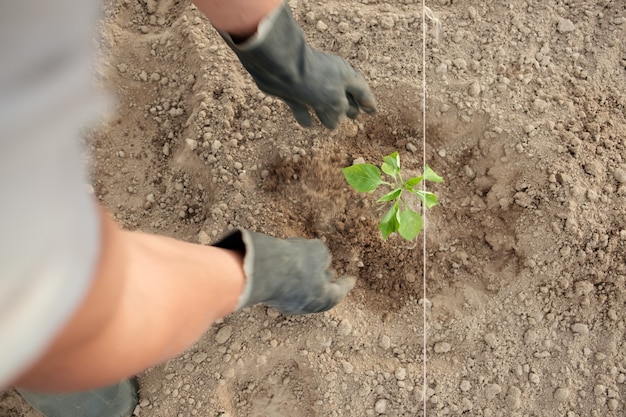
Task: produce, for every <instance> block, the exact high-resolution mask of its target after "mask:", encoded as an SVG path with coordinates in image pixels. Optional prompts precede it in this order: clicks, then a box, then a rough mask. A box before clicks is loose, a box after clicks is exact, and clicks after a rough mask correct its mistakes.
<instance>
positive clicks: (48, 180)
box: [0, 0, 103, 388]
mask: <svg viewBox="0 0 626 417" xmlns="http://www.w3.org/2000/svg"><path fill="white" fill-rule="evenodd" d="M97 7H98V4H97V2H89V1H84V0H55V1H48V0H19V1H0V57H2V59H1V61H0V196H1V197H0V198H1V199H2V200H1V205H0V388H2V387H4V386H6V385H7V384H9V383H10V382H11V380H13V379H14V378H15V377H16V376H17V375H19V373H20V372H23V371H24V370H25V369H26V368H27V367H28V366H29V365H31V364H33V362H35V361H36V360H37V359H38V358H39V357H40V356H41V355H42V354H43V353H44V352H45V349H46V348H47V347H48V346H49V345H50V343H51V342H52V340H53V339H54V338H55V336H56V335H57V334H58V333H59V331H60V330H61V329H62V328H63V326H64V325H65V324H66V323H67V321H68V320H69V318H70V317H71V316H72V314H73V312H74V311H75V310H76V309H77V307H78V306H79V305H80V302H81V301H82V299H83V298H84V296H85V294H86V292H87V291H88V289H89V286H90V283H91V279H92V275H93V272H94V268H95V264H96V261H97V257H98V251H99V244H100V243H99V242H100V240H99V227H100V225H99V217H98V213H97V209H96V204H95V202H94V201H92V199H91V198H90V197H89V196H88V194H87V192H86V186H85V185H86V184H87V183H88V182H89V180H88V176H87V173H86V170H85V167H84V166H83V152H82V149H81V145H80V134H79V131H80V128H81V127H83V126H85V124H86V122H87V121H89V120H90V119H92V118H94V117H95V116H96V115H97V114H98V113H99V112H100V110H101V109H102V107H103V106H102V102H103V101H102V100H101V99H99V98H98V95H97V94H95V91H94V90H93V87H92V85H91V82H90V78H91V71H90V65H91V62H90V61H91V53H90V45H91V42H92V31H93V29H94V28H95V19H96V18H97V11H98V9H97Z"/></svg>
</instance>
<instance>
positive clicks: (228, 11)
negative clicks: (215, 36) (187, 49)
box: [192, 0, 282, 38]
mask: <svg viewBox="0 0 626 417" xmlns="http://www.w3.org/2000/svg"><path fill="white" fill-rule="evenodd" d="M192 2H193V3H194V4H195V5H196V7H197V8H198V9H199V10H200V11H201V12H202V13H204V15H205V16H206V17H207V18H208V19H209V21H210V22H211V24H213V26H215V28H216V29H218V30H221V31H223V32H226V33H228V34H230V35H232V36H235V37H239V38H247V37H249V36H251V35H254V33H255V32H256V30H257V27H258V25H259V22H260V21H261V20H262V19H263V18H264V17H265V16H267V15H268V14H269V13H270V12H271V11H272V10H274V9H275V8H276V7H278V6H279V5H280V4H281V3H282V0H192Z"/></svg>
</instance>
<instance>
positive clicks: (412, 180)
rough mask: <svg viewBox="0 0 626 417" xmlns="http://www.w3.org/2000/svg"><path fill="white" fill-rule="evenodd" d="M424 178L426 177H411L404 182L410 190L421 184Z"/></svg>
mask: <svg viewBox="0 0 626 417" xmlns="http://www.w3.org/2000/svg"><path fill="white" fill-rule="evenodd" d="M423 179H424V177H413V178H409V179H408V180H406V182H405V183H404V186H405V187H406V189H407V190H409V191H413V187H415V186H416V185H417V184H419V183H420V182H422V180H423Z"/></svg>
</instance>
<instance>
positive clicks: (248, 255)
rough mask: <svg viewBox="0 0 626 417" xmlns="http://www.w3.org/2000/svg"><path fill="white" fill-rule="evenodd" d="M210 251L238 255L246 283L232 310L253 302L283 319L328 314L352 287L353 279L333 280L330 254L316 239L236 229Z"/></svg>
mask: <svg viewBox="0 0 626 417" xmlns="http://www.w3.org/2000/svg"><path fill="white" fill-rule="evenodd" d="M213 246H216V247H218V248H224V249H230V250H234V251H237V252H239V253H241V254H243V255H244V259H243V268H244V272H245V274H246V284H245V287H244V290H243V292H242V294H241V296H240V298H239V302H238V304H237V310H239V309H241V308H244V307H247V306H251V305H253V304H257V303H263V304H267V305H269V306H272V307H274V308H275V309H277V310H278V311H280V312H281V313H283V314H308V313H319V312H322V311H326V310H329V309H331V308H333V307H334V306H335V305H337V304H338V303H339V302H340V301H341V300H342V299H343V298H344V297H345V296H346V294H347V293H348V292H349V291H350V290H351V289H352V287H354V284H355V283H356V278H354V277H341V278H339V279H336V280H335V279H334V278H335V273H334V272H332V271H331V270H329V269H328V268H329V265H330V259H331V258H330V253H329V252H328V249H327V248H326V246H325V245H324V244H323V243H322V242H321V241H320V240H317V239H298V238H289V239H277V238H274V237H270V236H267V235H264V234H260V233H254V232H250V231H248V230H244V229H237V230H235V231H234V232H232V233H230V234H228V235H227V236H225V237H224V238H222V239H221V240H220V241H219V242H217V243H215V244H214V245H213Z"/></svg>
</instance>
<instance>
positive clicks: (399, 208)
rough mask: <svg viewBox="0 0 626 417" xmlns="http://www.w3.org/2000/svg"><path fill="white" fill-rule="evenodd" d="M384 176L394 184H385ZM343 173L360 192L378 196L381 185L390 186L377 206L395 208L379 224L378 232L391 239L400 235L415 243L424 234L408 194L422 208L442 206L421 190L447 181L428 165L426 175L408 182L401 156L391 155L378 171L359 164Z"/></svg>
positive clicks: (370, 165) (384, 160)
mask: <svg viewBox="0 0 626 417" xmlns="http://www.w3.org/2000/svg"><path fill="white" fill-rule="evenodd" d="M381 170H382V172H384V173H385V174H386V175H388V176H389V177H391V178H392V181H391V182H388V181H385V180H383V177H382V173H381ZM341 171H342V172H343V175H344V176H345V177H346V181H348V184H350V186H352V188H354V189H355V190H356V191H359V192H362V193H371V192H374V191H375V190H376V189H377V188H378V187H379V186H380V185H384V186H388V187H390V188H391V189H392V190H391V191H390V192H388V193H387V194H385V195H383V196H382V197H380V198H379V199H378V200H376V202H377V203H381V204H385V205H387V204H390V203H391V208H389V210H387V212H386V213H385V215H384V216H383V217H382V218H381V219H380V222H379V223H378V229H379V230H380V232H381V233H382V235H383V239H385V240H386V239H387V238H388V237H389V235H390V234H392V233H395V232H398V233H399V234H400V236H402V237H403V238H405V239H406V240H408V241H412V240H413V239H415V237H416V236H417V235H418V234H419V233H420V231H421V230H422V226H423V224H422V223H423V222H422V216H421V215H420V214H419V213H418V212H416V211H414V210H412V209H411V207H410V205H409V203H408V202H407V200H406V198H405V197H406V193H409V195H410V194H413V195H416V196H417V197H418V198H419V200H420V201H421V202H422V204H423V205H424V206H425V207H426V208H427V209H429V208H431V207H434V206H436V205H437V204H439V202H438V201H437V196H435V194H433V193H431V192H429V191H424V190H422V189H420V188H419V184H420V183H421V182H422V181H431V182H443V178H441V177H440V176H439V175H437V174H436V173H435V171H433V170H432V169H431V168H430V167H429V166H428V165H426V167H425V168H424V173H423V174H422V175H421V176H419V177H412V178H409V179H408V180H406V181H404V180H403V179H402V173H401V171H400V156H399V155H398V152H394V153H392V154H391V155H387V156H385V157H384V158H383V163H382V165H381V166H380V169H378V167H377V166H375V165H372V164H355V165H352V166H349V167H346V168H342V169H341Z"/></svg>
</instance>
